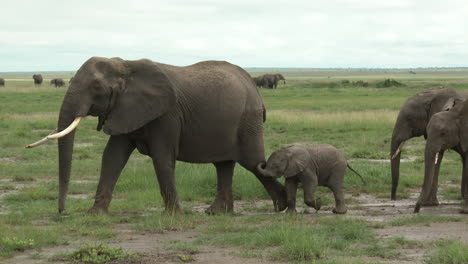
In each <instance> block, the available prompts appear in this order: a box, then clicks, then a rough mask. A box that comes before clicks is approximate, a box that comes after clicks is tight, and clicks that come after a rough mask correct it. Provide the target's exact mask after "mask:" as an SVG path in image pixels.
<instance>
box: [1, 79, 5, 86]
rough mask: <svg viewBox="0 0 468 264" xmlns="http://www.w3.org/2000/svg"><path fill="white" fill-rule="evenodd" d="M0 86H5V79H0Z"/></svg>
mask: <svg viewBox="0 0 468 264" xmlns="http://www.w3.org/2000/svg"><path fill="white" fill-rule="evenodd" d="M0 86H5V79H3V78H0Z"/></svg>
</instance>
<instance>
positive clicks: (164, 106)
mask: <svg viewBox="0 0 468 264" xmlns="http://www.w3.org/2000/svg"><path fill="white" fill-rule="evenodd" d="M127 66H128V69H129V70H130V73H129V75H128V76H127V77H126V79H125V81H124V84H123V87H122V89H120V90H119V91H118V92H117V94H116V95H115V96H116V97H117V98H115V103H114V105H113V106H112V108H111V110H110V112H109V114H108V116H107V119H106V121H105V123H104V132H105V133H107V134H110V135H118V134H125V133H129V132H132V131H134V130H136V129H138V128H140V127H142V126H143V125H145V124H146V123H148V122H150V121H151V120H154V119H156V118H158V117H159V116H161V115H163V114H164V113H166V112H167V111H168V110H169V109H170V108H171V107H173V106H174V105H175V101H176V96H175V91H174V86H173V84H172V83H171V81H170V80H169V78H168V77H167V75H166V74H165V73H164V72H163V71H162V70H161V69H160V68H159V66H158V65H157V64H155V63H154V62H152V61H150V60H139V61H127Z"/></svg>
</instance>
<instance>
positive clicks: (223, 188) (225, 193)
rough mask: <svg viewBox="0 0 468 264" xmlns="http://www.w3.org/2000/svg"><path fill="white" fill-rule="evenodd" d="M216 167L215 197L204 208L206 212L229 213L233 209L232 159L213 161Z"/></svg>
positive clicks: (233, 164)
mask: <svg viewBox="0 0 468 264" xmlns="http://www.w3.org/2000/svg"><path fill="white" fill-rule="evenodd" d="M213 164H214V165H215V167H216V174H217V178H218V186H217V191H216V198H215V200H214V201H213V203H212V204H211V206H210V207H209V208H208V209H206V213H207V214H218V213H231V212H233V210H234V199H233V196H232V176H233V174H234V166H235V165H236V163H235V162H234V161H223V162H216V163H213Z"/></svg>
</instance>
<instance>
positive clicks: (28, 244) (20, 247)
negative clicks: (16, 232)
mask: <svg viewBox="0 0 468 264" xmlns="http://www.w3.org/2000/svg"><path fill="white" fill-rule="evenodd" d="M33 246H34V240H32V239H18V238H16V237H13V238H8V237H6V238H3V239H2V240H1V243H0V248H3V249H6V250H10V251H24V250H25V249H28V248H32V247H33Z"/></svg>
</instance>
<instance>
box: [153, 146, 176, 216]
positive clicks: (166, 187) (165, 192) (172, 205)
mask: <svg viewBox="0 0 468 264" xmlns="http://www.w3.org/2000/svg"><path fill="white" fill-rule="evenodd" d="M171 156H172V155H163V154H161V155H159V154H158V155H155V157H153V165H154V169H155V171H156V176H157V177H158V183H159V191H160V192H161V196H162V197H163V200H164V208H165V211H166V212H167V213H182V210H181V209H180V206H179V197H178V195H177V189H176V183H175V173H174V172H175V159H174V158H168V157H171Z"/></svg>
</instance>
